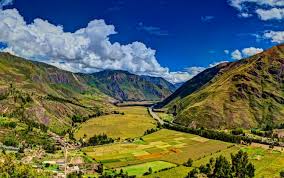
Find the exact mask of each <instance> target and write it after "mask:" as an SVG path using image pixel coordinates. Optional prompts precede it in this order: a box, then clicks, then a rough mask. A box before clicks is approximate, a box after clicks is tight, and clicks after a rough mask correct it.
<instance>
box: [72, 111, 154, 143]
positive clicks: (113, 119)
mask: <svg viewBox="0 0 284 178" xmlns="http://www.w3.org/2000/svg"><path fill="white" fill-rule="evenodd" d="M116 110H118V111H119V112H120V113H124V114H111V115H106V116H101V117H98V118H94V119H91V120H89V121H87V122H85V123H83V124H82V125H81V126H80V128H79V129H78V131H77V132H76V133H75V137H76V138H77V139H79V138H82V137H83V136H84V134H86V135H87V138H90V137H92V136H94V135H96V134H102V133H105V134H107V135H108V136H109V137H112V138H121V139H126V138H135V137H140V136H142V135H143V134H144V132H145V131H146V130H147V129H151V128H154V127H155V125H156V121H155V120H153V119H152V118H151V116H150V115H149V114H148V111H147V108H146V107H142V106H132V107H118V108H116Z"/></svg>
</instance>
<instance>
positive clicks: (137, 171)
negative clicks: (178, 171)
mask: <svg viewBox="0 0 284 178" xmlns="http://www.w3.org/2000/svg"><path fill="white" fill-rule="evenodd" d="M172 167H176V165H175V164H173V163H169V162H165V161H153V162H147V163H143V164H137V165H132V166H126V167H121V168H117V169H116V170H117V171H120V170H121V169H122V170H123V172H127V173H128V175H136V176H141V175H143V174H144V173H145V172H148V170H149V168H152V171H153V172H155V171H160V170H162V169H166V168H172Z"/></svg>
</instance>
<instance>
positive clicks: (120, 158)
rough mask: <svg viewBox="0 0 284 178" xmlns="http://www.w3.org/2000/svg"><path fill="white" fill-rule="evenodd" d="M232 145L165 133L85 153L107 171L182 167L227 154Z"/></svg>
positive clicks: (96, 148) (170, 131)
mask: <svg viewBox="0 0 284 178" xmlns="http://www.w3.org/2000/svg"><path fill="white" fill-rule="evenodd" d="M232 145H233V144H230V143H225V142H221V141H215V140H209V139H206V138H203V137H199V136H196V135H192V134H186V133H181V132H176V131H172V130H166V129H162V130H160V131H158V132H155V133H153V134H150V135H147V136H144V137H142V138H141V140H138V141H136V142H134V143H125V144H111V145H104V146H97V147H87V148H85V149H83V151H84V152H85V153H87V154H88V155H89V156H90V157H93V158H95V159H96V160H97V161H101V162H102V163H103V164H104V165H105V166H106V167H107V168H118V167H123V166H128V165H134V164H140V163H146V162H151V161H166V162H170V163H174V164H183V163H184V162H186V161H187V160H188V158H192V159H193V160H197V159H201V158H202V157H204V156H207V155H211V153H212V154H213V153H215V152H218V151H220V150H226V149H228V147H232Z"/></svg>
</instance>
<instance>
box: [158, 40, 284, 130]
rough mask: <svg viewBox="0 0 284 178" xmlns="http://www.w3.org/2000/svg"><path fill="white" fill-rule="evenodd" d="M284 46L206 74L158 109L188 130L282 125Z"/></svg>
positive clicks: (283, 120) (225, 65)
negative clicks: (166, 111) (168, 113)
mask: <svg viewBox="0 0 284 178" xmlns="http://www.w3.org/2000/svg"><path fill="white" fill-rule="evenodd" d="M283 71H284V45H278V46H275V47H272V48H270V49H268V50H266V51H264V52H262V53H259V54H256V55H254V56H252V57H249V58H247V59H242V60H239V61H236V62H229V63H223V64H220V65H218V66H215V67H213V68H210V69H207V70H205V71H203V72H201V73H200V74H198V75H197V76H195V77H194V78H192V79H191V80H189V81H188V82H186V83H185V84H184V85H183V86H181V87H180V88H179V89H178V90H176V91H175V92H174V93H173V94H172V95H171V96H169V97H168V98H167V99H165V100H164V101H163V102H161V103H160V104H159V105H158V106H159V107H164V108H166V109H168V112H171V113H174V114H176V115H177V116H176V119H175V122H176V123H179V124H182V125H185V126H188V127H208V128H236V127H244V128H252V127H261V126H263V125H264V124H272V125H273V124H280V123H283V122H284V119H283V118H284V106H283V103H284V85H283V81H284V72H283Z"/></svg>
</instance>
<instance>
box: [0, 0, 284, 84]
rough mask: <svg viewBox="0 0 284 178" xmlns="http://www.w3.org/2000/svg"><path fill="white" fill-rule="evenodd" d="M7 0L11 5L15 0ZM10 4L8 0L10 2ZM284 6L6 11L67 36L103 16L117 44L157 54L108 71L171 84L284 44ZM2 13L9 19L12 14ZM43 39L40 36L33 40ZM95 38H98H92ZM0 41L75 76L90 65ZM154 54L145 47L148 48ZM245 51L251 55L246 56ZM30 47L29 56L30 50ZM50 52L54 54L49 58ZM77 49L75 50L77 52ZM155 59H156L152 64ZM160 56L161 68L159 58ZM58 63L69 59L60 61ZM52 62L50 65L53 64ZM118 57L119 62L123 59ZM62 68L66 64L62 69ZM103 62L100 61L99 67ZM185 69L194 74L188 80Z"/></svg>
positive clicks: (99, 4) (48, 6)
mask: <svg viewBox="0 0 284 178" xmlns="http://www.w3.org/2000/svg"><path fill="white" fill-rule="evenodd" d="M4 1H5V2H9V0H4ZM4 1H3V0H2V3H4ZM282 3H283V4H282ZM7 4H8V3H7ZM283 8H284V1H283V0H259V1H257V0H229V1H227V0H202V1H189V0H155V1H154V0H143V1H142V0H84V1H82V0H60V1H59V0H40V1H39V0H15V1H14V2H13V3H10V5H7V6H4V7H3V11H5V10H7V9H8V10H9V9H17V11H18V15H20V16H22V17H23V18H24V21H25V23H26V25H28V24H33V23H34V19H36V18H40V19H42V20H47V21H48V23H50V24H52V25H54V26H56V27H58V26H61V27H62V28H63V31H64V32H65V33H68V32H71V33H75V32H76V31H77V30H78V29H81V28H86V27H87V25H88V23H89V22H91V21H93V20H94V19H103V20H104V23H105V24H106V25H112V26H113V27H114V29H113V30H110V29H107V30H110V31H109V33H107V34H105V35H104V34H102V36H104V38H105V39H107V41H108V40H109V42H110V43H111V44H114V43H116V42H117V43H119V45H120V46H123V45H128V44H132V43H133V42H135V41H139V42H141V43H143V44H145V46H146V48H147V49H148V48H151V49H153V50H155V51H156V53H155V54H152V53H151V51H150V52H149V51H148V52H149V53H151V54H149V53H148V52H147V54H144V53H143V54H141V50H139V51H137V50H135V51H137V53H139V54H138V55H136V54H135V55H134V57H133V59H131V60H132V62H133V63H134V64H133V65H132V66H133V68H137V70H134V69H131V66H127V64H126V63H127V62H125V63H124V64H123V65H120V64H117V65H115V66H112V65H110V64H109V63H108V64H106V66H109V67H106V68H113V69H123V70H129V71H130V72H133V73H137V74H149V75H154V76H159V75H161V76H167V77H165V78H167V79H168V80H170V81H173V82H180V81H183V80H187V79H188V78H190V77H192V75H194V74H196V72H199V71H201V70H203V69H204V68H207V67H210V64H211V66H212V64H214V63H217V62H219V61H233V60H238V59H239V58H241V57H247V56H249V55H252V54H254V53H256V52H261V51H262V49H266V48H269V47H271V46H273V45H276V44H278V43H282V42H283V41H284V34H282V32H283V30H284V26H283V25H284V23H283V19H284V10H283ZM277 10H278V11H277ZM282 10H283V11H282ZM2 16H3V18H7V17H6V16H5V14H4V15H3V14H2ZM0 17H1V15H0ZM37 27H38V26H37ZM96 27H97V26H96ZM0 28H1V24H0ZM3 28H4V27H3ZM39 29H40V28H39ZM27 30H31V29H27ZM114 31H115V32H114ZM49 33H50V32H49ZM12 35H13V34H12ZM25 36H27V35H25ZM275 36H276V37H275ZM92 37H93V36H92ZM95 37H96V38H99V37H97V36H95ZM37 38H39V35H37V36H36V37H35V38H33V39H37ZM88 38H91V37H90V36H88ZM67 39H69V38H67ZM45 41H46V40H45ZM47 41H50V40H47ZM0 42H2V44H6V45H7V46H8V47H10V48H9V49H8V48H7V50H6V51H9V50H10V52H12V53H15V54H18V55H20V56H23V57H27V58H30V59H35V60H41V61H43V62H47V63H50V64H52V63H53V64H54V65H56V66H58V67H61V68H63V69H66V70H71V71H74V68H77V69H78V68H82V65H81V66H80V67H79V66H76V67H74V66H75V65H76V64H74V63H76V61H74V60H73V58H72V57H71V58H72V64H71V63H70V65H69V61H70V60H69V59H70V57H66V56H63V57H61V56H62V55H61V54H60V55H59V54H57V55H51V54H54V53H55V52H54V50H53V51H52V52H50V51H47V50H46V49H45V50H42V51H39V52H38V51H30V50H31V49H27V47H23V46H20V47H19V46H15V45H16V44H14V43H13V42H11V39H7V38H3V39H2V38H1V34H0ZM94 43H96V42H94ZM41 44H42V43H41ZM46 45H47V44H45V46H46ZM82 46H84V45H83V44H82ZM92 46H96V45H92ZM134 46H136V47H133V45H132V46H131V49H132V48H138V47H137V46H140V47H141V45H134ZM140 47H139V48H140ZM122 48H124V47H122ZM142 48H143V46H142ZM99 49H101V47H100V48H98V47H95V48H91V49H89V48H88V50H94V51H95V52H94V54H98V56H99V57H102V54H100V52H98V53H97V51H96V50H99ZM112 49H113V48H112ZM147 49H144V48H143V50H144V51H146V50H147ZM243 49H246V50H244V51H242V50H243ZM23 50H25V53H23V52H22V51H23ZM76 50H77V49H76ZM104 50H105V49H104ZM143 50H142V51H143ZM27 51H28V52H27ZM43 51H44V52H46V53H48V52H50V53H51V54H48V55H45V53H44V52H43ZM73 51H74V49H73V48H72V51H71V52H73ZM36 52H38V53H40V54H37V53H36ZM67 52H68V51H67ZM81 53H82V52H80V54H81ZM112 53H115V51H114V52H112ZM124 53H127V52H124ZM131 53H134V52H131ZM232 53H233V55H232ZM88 54H89V53H88ZM127 54H128V53H127ZM76 56H78V55H77V54H76ZM93 56H94V55H93ZM137 56H138V57H137ZM145 56H146V57H145ZM148 56H150V57H149V59H148V58H147V57H148ZM153 56H154V57H155V60H156V61H157V63H158V64H156V62H155V61H153V59H152V57H153ZM232 56H233V57H232ZM80 57H81V58H84V59H82V60H84V61H86V60H87V58H86V57H82V56H80ZM135 57H136V58H137V59H136V58H135ZM50 58H53V59H52V60H53V61H50ZM55 58H58V60H61V61H59V62H58V61H56V59H55ZM59 58H62V59H59ZM65 58H66V59H65ZM102 58H103V60H108V58H113V57H109V56H105V55H103V57H102ZM138 58H139V59H138ZM140 58H143V60H144V59H145V60H147V61H149V60H150V61H151V64H149V65H152V66H154V67H152V68H150V67H149V69H148V68H147V69H144V68H139V67H140V66H144V64H145V63H144V61H143V62H142V63H139V62H138V63H139V65H140V66H139V67H137V66H135V63H136V62H135V61H138V60H140ZM46 59H48V61H45V60H46ZM88 59H89V58H88ZM90 60H91V59H90ZM114 60H115V61H114V63H116V62H117V61H119V60H116V59H114ZM127 60H128V59H127ZM79 63H80V62H78V63H77V64H79ZM86 63H91V62H89V61H88V62H84V65H83V66H84V67H85V68H84V67H83V68H84V70H83V69H82V70H81V69H80V70H79V72H92V71H96V70H101V69H104V67H97V68H96V67H94V63H96V64H97V63H98V61H95V60H93V61H92V63H93V64H92V65H89V66H88V64H86ZM117 63H119V62H117ZM130 63H131V62H130ZM146 63H147V64H145V67H147V66H148V62H146ZM61 64H65V66H60V65H61ZM103 65H104V64H101V61H100V64H99V65H98V66H103ZM70 66H72V67H70ZM155 67H156V68H158V69H156V68H155ZM159 67H161V68H159ZM93 69H94V70H93ZM164 69H165V70H164ZM75 72H78V71H75ZM184 72H186V74H185V75H184ZM180 75H184V76H182V77H181V76H180ZM174 77H177V80H174V79H172V78H174Z"/></svg>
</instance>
